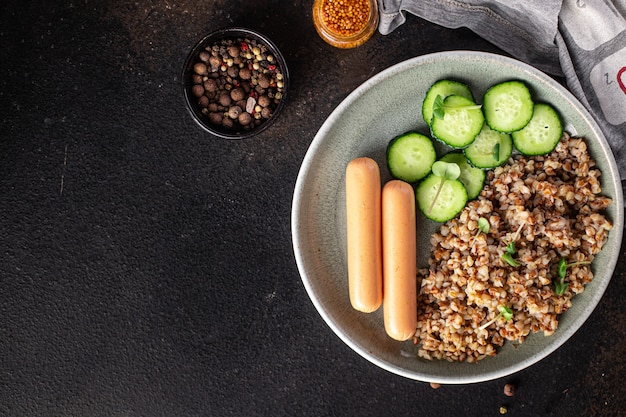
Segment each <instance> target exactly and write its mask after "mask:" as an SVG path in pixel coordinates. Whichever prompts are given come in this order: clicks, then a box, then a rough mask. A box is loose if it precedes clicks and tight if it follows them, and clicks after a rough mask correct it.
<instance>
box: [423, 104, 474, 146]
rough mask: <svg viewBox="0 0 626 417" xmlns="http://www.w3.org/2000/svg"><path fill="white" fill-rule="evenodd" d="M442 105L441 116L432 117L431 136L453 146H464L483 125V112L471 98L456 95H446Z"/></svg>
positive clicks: (471, 140)
mask: <svg viewBox="0 0 626 417" xmlns="http://www.w3.org/2000/svg"><path fill="white" fill-rule="evenodd" d="M443 106H444V114H443V118H439V117H433V122H432V125H431V130H432V133H433V136H435V137H436V138H437V139H439V140H440V141H442V142H443V143H445V144H446V145H448V146H451V147H453V148H464V147H466V146H467V145H469V144H470V143H472V142H473V141H474V138H476V135H478V133H479V132H480V130H481V129H482V127H483V124H484V122H485V118H484V116H483V112H482V111H481V109H480V107H479V106H478V105H477V104H476V103H474V102H473V101H472V100H470V99H468V98H466V97H463V96H457V95H452V96H448V97H446V98H445V99H444V100H443Z"/></svg>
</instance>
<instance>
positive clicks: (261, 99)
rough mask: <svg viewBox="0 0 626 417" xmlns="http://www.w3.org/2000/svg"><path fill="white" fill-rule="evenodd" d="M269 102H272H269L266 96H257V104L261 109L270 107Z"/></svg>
mask: <svg viewBox="0 0 626 417" xmlns="http://www.w3.org/2000/svg"><path fill="white" fill-rule="evenodd" d="M271 102H272V101H271V100H270V98H269V97H268V96H266V95H262V96H259V100H258V103H259V105H260V106H261V107H267V106H269V105H270V103H271Z"/></svg>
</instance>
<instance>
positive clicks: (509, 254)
mask: <svg viewBox="0 0 626 417" xmlns="http://www.w3.org/2000/svg"><path fill="white" fill-rule="evenodd" d="M525 225H526V220H524V222H523V223H522V224H520V225H519V227H518V228H517V230H516V231H515V234H514V235H513V239H511V242H509V244H508V245H506V246H505V248H504V251H505V252H504V253H503V254H502V255H501V256H500V257H501V258H502V260H503V261H504V262H506V263H507V264H509V265H511V266H513V267H517V266H520V263H519V262H517V261H516V260H515V259H514V258H513V255H515V252H516V251H517V249H516V248H515V241H516V240H517V239H519V234H520V232H521V231H522V228H523V227H524V226H525Z"/></svg>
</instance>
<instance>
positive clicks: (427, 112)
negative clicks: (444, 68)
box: [422, 79, 474, 126]
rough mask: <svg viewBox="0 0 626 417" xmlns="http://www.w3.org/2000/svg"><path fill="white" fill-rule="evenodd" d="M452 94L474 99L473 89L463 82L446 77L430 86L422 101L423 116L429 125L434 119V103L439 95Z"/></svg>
mask: <svg viewBox="0 0 626 417" xmlns="http://www.w3.org/2000/svg"><path fill="white" fill-rule="evenodd" d="M452 95H457V96H462V97H465V98H467V99H470V100H472V101H474V96H473V95H472V91H471V90H470V88H469V87H468V86H467V85H466V84H463V83H462V82H459V81H454V80H445V79H444V80H439V81H437V82H436V83H434V84H433V85H431V86H430V88H429V89H428V91H427V92H426V97H424V101H423V102H422V117H423V118H424V121H425V122H426V124H427V125H428V126H430V125H431V123H432V120H433V105H434V104H435V99H436V98H437V96H441V98H444V99H445V98H446V97H448V96H452Z"/></svg>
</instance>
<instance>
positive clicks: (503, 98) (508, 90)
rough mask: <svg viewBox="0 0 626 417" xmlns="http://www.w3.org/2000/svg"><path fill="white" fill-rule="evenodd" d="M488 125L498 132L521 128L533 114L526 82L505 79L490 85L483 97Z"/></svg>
mask: <svg viewBox="0 0 626 417" xmlns="http://www.w3.org/2000/svg"><path fill="white" fill-rule="evenodd" d="M483 111H484V113H485V120H486V121H487V124H489V127H491V128H492V129H493V130H497V131H499V132H514V131H516V130H520V129H522V128H523V127H524V126H526V124H528V122H529V121H530V118H531V117H532V115H533V99H532V97H531V94H530V91H529V90H528V87H527V86H526V84H524V83H523V82H521V81H506V82H503V83H499V84H496V85H494V86H492V87H490V88H489V89H488V90H487V92H486V93H485V96H484V97H483Z"/></svg>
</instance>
